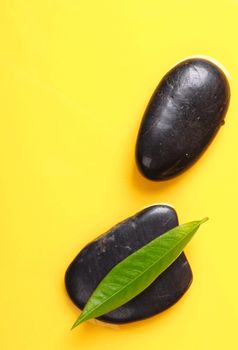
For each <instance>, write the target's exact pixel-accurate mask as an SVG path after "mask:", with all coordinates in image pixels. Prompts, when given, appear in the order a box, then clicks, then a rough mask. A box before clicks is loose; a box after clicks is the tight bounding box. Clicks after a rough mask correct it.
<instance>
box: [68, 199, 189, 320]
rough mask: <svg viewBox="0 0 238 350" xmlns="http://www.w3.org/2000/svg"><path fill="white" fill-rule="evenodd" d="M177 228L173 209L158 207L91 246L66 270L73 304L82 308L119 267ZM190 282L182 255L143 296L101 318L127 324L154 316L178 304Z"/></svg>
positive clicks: (185, 260)
mask: <svg viewBox="0 0 238 350" xmlns="http://www.w3.org/2000/svg"><path fill="white" fill-rule="evenodd" d="M177 225H178V219H177V214H176V212H175V210H174V209H173V208H171V207H169V206H167V205H155V206H151V207H149V208H146V209H144V210H142V211H141V212H139V213H137V214H136V215H134V216H132V217H130V218H128V219H126V220H125V221H123V222H121V223H119V224H118V225H116V226H114V227H113V228H112V229H110V230H109V231H108V232H106V233H105V234H104V235H102V236H99V237H98V238H97V239H96V240H94V241H93V242H91V243H89V244H88V245H87V246H86V247H85V248H84V249H83V250H82V251H81V252H80V253H79V254H78V255H77V257H76V258H75V259H74V260H73V262H72V263H71V264H70V266H69V267H68V269H67V271H66V275H65V283H66V289H67V291H68V294H69V296H70V298H71V299H72V301H73V302H74V303H75V304H76V305H77V306H78V307H79V308H80V309H83V307H84V306H85V304H86V302H87V301H88V299H89V297H90V295H91V294H92V293H93V291H94V290H95V288H96V287H97V285H98V284H99V282H100V281H101V280H102V279H103V278H104V277H105V275H106V274H107V273H108V272H109V271H110V270H111V269H112V268H113V267H114V266H115V265H116V264H118V263H119V262H120V261H122V260H123V259H125V258H126V257H127V256H129V255H130V254H132V253H133V252H135V251H136V250H138V249H139V248H141V247H143V246H144V245H145V244H147V243H148V242H150V241H151V240H153V239H155V238H156V237H158V236H160V235H161V234H163V233H165V232H166V231H168V230H170V229H171V228H173V227H175V226H177ZM191 282H192V272H191V269H190V266H189V264H188V261H187V259H186V257H185V255H184V253H182V254H181V255H180V256H179V257H178V258H177V260H176V261H175V262H174V263H173V264H172V265H170V266H169V268H168V269H167V270H166V271H164V272H163V273H162V274H161V275H160V276H159V277H158V278H157V279H156V280H155V281H154V282H153V283H152V284H151V285H150V286H149V287H148V288H147V289H145V290H144V291H143V292H142V293H141V294H139V295H137V296H136V297H135V298H134V299H132V300H130V301H129V302H127V303H126V304H124V305H122V306H120V307H119V308H117V309H115V310H113V311H111V312H109V313H107V314H105V315H103V316H101V317H99V319H101V320H103V321H106V322H110V323H128V322H133V321H138V320H142V319H145V318H147V317H149V316H153V315H155V314H157V313H159V312H161V311H163V310H165V309H167V308H169V307H170V306H171V305H173V304H174V303H175V302H176V301H178V300H179V299H180V298H181V297H182V295H183V294H184V293H185V292H186V290H187V289H188V287H189V286H190V284H191Z"/></svg>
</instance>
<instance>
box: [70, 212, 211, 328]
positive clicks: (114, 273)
mask: <svg viewBox="0 0 238 350" xmlns="http://www.w3.org/2000/svg"><path fill="white" fill-rule="evenodd" d="M207 220H208V219H207V218H205V219H203V220H201V221H192V222H189V223H187V224H184V225H180V226H177V227H175V228H173V229H172V230H169V231H168V232H166V233H164V234H163V235H161V236H159V237H157V238H155V239H154V240H153V241H151V242H149V243H148V244H146V245H145V246H143V247H142V248H140V249H139V250H137V251H136V252H134V253H133V254H131V255H129V256H128V257H127V258H126V259H124V260H122V261H121V262H120V263H119V264H117V265H115V266H114V267H113V268H112V270H111V271H110V272H109V273H108V274H107V275H106V276H105V277H104V278H103V279H102V281H101V282H100V283H99V285H98V286H97V288H96V289H95V291H94V292H93V293H92V295H91V297H90V298H89V300H88V302H87V304H86V305H85V307H84V309H83V311H82V313H81V315H80V316H79V318H78V319H77V320H76V322H75V323H74V325H73V327H72V329H73V328H75V327H76V326H78V325H79V324H80V323H82V322H84V321H87V320H89V319H91V318H94V317H99V316H101V315H103V314H105V313H107V312H110V311H112V310H114V309H116V308H118V307H119V306H121V305H123V304H125V303H127V302H128V301H129V300H131V299H132V298H134V297H135V296H136V295H138V294H139V293H141V292H142V291H143V290H144V289H146V288H147V287H148V286H149V285H150V284H151V283H152V282H153V281H154V280H155V279H156V278H157V277H158V276H159V275H160V274H161V273H162V272H163V271H164V270H166V269H167V267H169V266H170V265H171V264H172V263H173V262H174V260H176V259H177V257H178V256H179V255H180V254H181V253H182V251H183V249H184V247H185V246H186V245H187V243H188V242H189V241H190V240H191V238H192V237H193V235H194V234H195V232H196V231H197V230H198V228H199V226H200V225H201V224H202V223H204V222H205V221H207Z"/></svg>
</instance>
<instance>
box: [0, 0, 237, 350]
mask: <svg viewBox="0 0 238 350" xmlns="http://www.w3.org/2000/svg"><path fill="white" fill-rule="evenodd" d="M0 16H1V19H0V116H1V125H0V154H1V155H0V157H1V158H0V159H1V162H0V164H1V171H0V173H1V175H0V198H1V202H0V203H1V204H0V205H1V207H0V212H1V219H0V231H1V233H0V249H1V251H0V276H1V282H0V283H1V284H0V349H1V350H15V349H17V350H33V349H34V350H43V349H44V350H73V349H87V350H91V349H98V350H108V349H110V350H111V349H113V350H119V349H120V350H121V349H125V350H130V349H141V350H142V349H168V350H180V349H183V350H187V349H193V350H196V349H199V350H200V349H209V350H210V349H229V350H233V349H237V347H238V342H237V331H238V303H237V297H238V282H237V259H238V254H237V249H238V232H237V197H238V185H237V181H238V163H237V152H238V137H237V133H238V117H237V115H238V98H237V97H238V96H237V94H238V48H237V34H238V32H237V22H238V1H235V0H233V1H231V0H229V1H228V0H227V1H225V0H210V1H209V0H200V1H196V2H193V1H191V0H188V1H184V0H180V1H172V2H171V1H162V0H120V1H112V0H100V1H96V0H94V1H89V0H54V1H53V0H34V1H31V0H21V1H20V0H15V1H14V0H12V1H10V0H8V1H3V0H2V1H1V4H0ZM198 54H199V55H208V56H210V57H212V58H214V59H216V60H218V61H219V62H220V63H221V64H223V65H224V66H225V67H226V69H227V70H228V71H229V73H230V76H231V81H230V83H231V92H232V100H231V105H230V109H229V112H228V115H227V120H226V125H225V126H224V127H223V128H222V130H221V131H220V132H219V134H218V135H217V137H216V139H215V140H214V142H213V143H212V145H211V146H210V148H209V150H208V151H207V152H206V154H205V155H204V156H203V157H202V159H200V160H199V162H197V163H196V165H195V166H194V167H193V168H192V169H190V170H189V171H187V172H186V173H185V174H183V175H182V176H180V177H178V178H176V179H174V180H171V181H169V182H164V183H152V182H149V181H147V180H145V179H143V178H142V176H141V175H140V174H139V173H138V171H137V169H136V167H135V161H134V148H135V140H136V135H137V130H138V127H139V124H140V121H141V117H142V115H143V111H144V109H145V106H146V104H147V102H148V99H149V98H150V96H151V94H152V92H153V90H154V88H155V87H156V85H157V83H158V82H159V80H160V79H161V77H162V76H163V75H164V74H165V73H166V72H167V71H168V70H169V68H170V67H171V66H172V65H174V64H176V62H178V61H180V60H181V59H183V58H186V57H188V56H191V55H198ZM159 202H166V203H171V204H172V205H174V206H175V208H176V209H177V211H178V214H179V217H180V222H186V221H190V220H194V219H200V218H202V217H204V216H209V217H210V221H209V222H208V223H206V225H204V226H203V227H202V228H201V229H200V232H199V234H198V235H197V236H196V237H195V238H194V240H193V241H192V242H191V244H190V245H189V247H187V249H186V253H187V256H188V258H189V261H190V263H191V266H192V269H193V272H194V282H193V284H192V286H191V288H190V290H189V291H188V293H186V295H185V296H184V297H183V298H182V299H181V300H180V301H179V302H178V303H177V304H176V305H175V306H174V307H172V308H171V309H169V310H168V311H166V312H164V313H163V314H160V315H158V316H155V317H153V318H151V319H148V320H146V321H143V322H139V323H134V324H130V325H124V326H121V327H120V328H118V327H114V328H108V327H103V326H101V325H95V324H93V323H90V322H88V323H85V324H83V325H82V326H80V327H79V328H77V329H76V330H74V331H72V332H71V331H70V330H69V328H70V327H71V325H72V323H73V322H74V321H75V319H76V317H77V316H78V314H79V312H78V310H77V309H76V307H74V306H73V304H72V303H71V301H70V300H69V298H68V296H67V295H66V292H65V290H64V281H63V279H64V272H65V269H66V267H67V265H68V264H69V263H70V261H71V260H72V259H73V258H74V256H75V255H76V253H77V252H78V251H79V250H80V249H81V248H82V247H83V246H84V245H85V244H86V243H87V242H89V241H90V240H92V239H93V238H94V237H96V236H97V235H99V234H101V233H103V232H105V231H106V230H107V229H109V228H110V227H111V226H112V225H114V224H115V223H117V222H119V221H120V220H122V219H124V218H126V217H128V216H130V215H132V214H133V213H135V212H137V211H139V210H141V209H142V208H143V207H145V206H148V205H150V204H153V203H159Z"/></svg>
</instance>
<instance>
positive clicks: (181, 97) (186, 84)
mask: <svg viewBox="0 0 238 350" xmlns="http://www.w3.org/2000/svg"><path fill="white" fill-rule="evenodd" d="M229 99H230V88H229V83H228V81H227V79H226V76H225V75H224V73H223V72H222V71H221V69H220V68H219V67H217V66H216V65H215V64H214V63H212V62H210V61H207V60H204V59H200V58H194V59H188V60H185V61H183V62H181V63H179V64H178V65H176V66H175V67H174V68H172V69H171V70H170V71H169V72H168V73H167V74H166V75H165V77H164V78H163V79H162V81H161V82H160V84H159V85H158V87H157V89H156V90H155V92H154V94H153V96H152V98H151V100H150V102H149V104H148V106H147V109H146V111H145V114H144V117H143V120H142V123H141V126H140V130H139V134H138V139H137V145H136V161H137V165H138V168H139V170H140V171H141V173H142V174H143V175H144V176H145V177H147V178H148V179H150V180H167V179H169V178H172V177H174V176H176V175H178V174H180V173H181V172H183V171H184V170H186V169H187V168H188V167H189V166H191V165H192V164H193V163H194V162H195V161H196V160H197V159H198V158H199V157H200V155H201V154H202V153H203V152H204V150H205V149H206V147H207V146H208V145H209V143H210V142H211V141H212V139H213V138H214V136H215V135H216V133H217V131H218V129H219V128H220V126H221V125H222V124H224V118H225V114H226V111H227V108H228V105H229Z"/></svg>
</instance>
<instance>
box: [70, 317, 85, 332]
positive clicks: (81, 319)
mask: <svg viewBox="0 0 238 350" xmlns="http://www.w3.org/2000/svg"><path fill="white" fill-rule="evenodd" d="M83 321H84V319H83V318H81V316H80V317H79V318H77V320H76V321H75V322H74V324H73V326H72V327H71V329H70V330H71V331H72V330H73V329H74V328H76V327H77V326H79V325H80V323H82V322H83Z"/></svg>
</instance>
